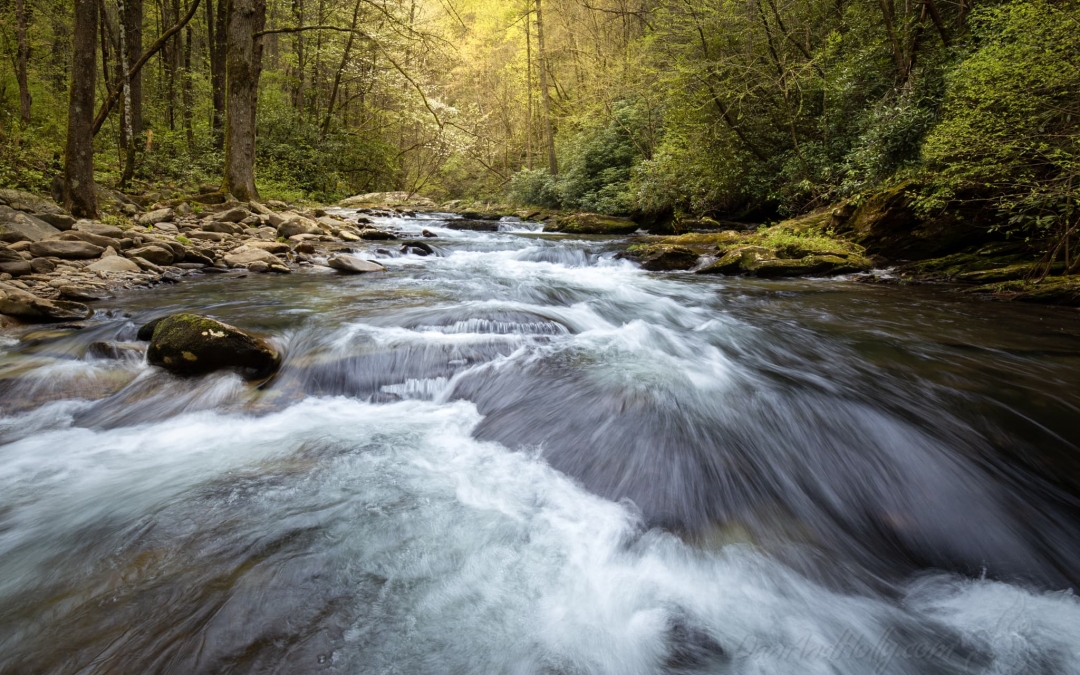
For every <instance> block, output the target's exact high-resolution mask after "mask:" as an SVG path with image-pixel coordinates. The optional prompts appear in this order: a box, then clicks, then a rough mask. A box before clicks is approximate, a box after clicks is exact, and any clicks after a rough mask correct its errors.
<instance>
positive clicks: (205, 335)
mask: <svg viewBox="0 0 1080 675" xmlns="http://www.w3.org/2000/svg"><path fill="white" fill-rule="evenodd" d="M153 324H154V326H153V334H152V336H151V338H150V348H149V349H147V351H146V360H147V362H148V363H150V364H151V365H154V366H160V367H162V368H165V369H166V370H168V371H170V372H173V373H177V374H181V375H202V374H205V373H211V372H214V371H216V370H224V369H235V370H236V371H238V372H239V373H240V375H241V376H242V377H244V378H245V379H249V380H251V379H260V378H263V377H267V376H268V375H271V374H272V373H273V372H274V371H276V370H277V369H278V367H279V366H280V365H281V357H280V355H279V354H278V353H277V352H276V351H275V350H274V349H273V348H272V347H270V345H268V344H266V342H264V341H262V340H260V339H259V338H256V337H253V336H251V335H248V334H247V333H245V332H244V331H242V330H240V329H239V328H236V327H234V326H230V325H228V324H225V323H221V322H220V321H215V320H214V319H210V318H207V317H205V316H199V315H197V314H173V315H171V316H167V317H165V318H163V319H159V320H157V321H155V322H153ZM145 328H146V327H145V326H144V327H143V330H140V332H139V334H140V335H139V336H140V338H142V336H144V335H145V334H146V331H145Z"/></svg>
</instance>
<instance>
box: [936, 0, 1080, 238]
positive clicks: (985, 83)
mask: <svg viewBox="0 0 1080 675" xmlns="http://www.w3.org/2000/svg"><path fill="white" fill-rule="evenodd" d="M1075 11H1076V4H1075V3H1065V4H1060V3H1050V2H1047V1H1045V0H1033V1H1032V0H1029V1H1025V2H1012V3H1009V4H1007V5H1003V6H999V7H991V8H986V9H983V10H981V11H979V12H978V13H977V14H976V15H975V16H974V17H973V30H974V33H975V38H976V47H977V48H976V49H975V50H974V52H973V53H972V54H971V55H970V56H969V57H968V58H967V59H965V60H964V61H963V62H962V63H961V64H959V65H958V66H957V68H956V69H955V70H954V71H953V72H952V73H951V74H950V76H949V77H948V93H947V96H946V102H945V107H944V112H943V116H942V120H941V122H940V124H938V125H937V127H935V129H934V130H933V132H932V133H931V134H930V136H929V138H928V139H927V142H926V146H925V149H924V157H925V160H926V164H927V168H928V169H929V176H930V179H929V182H928V186H927V188H926V189H925V190H924V192H923V194H922V196H921V200H920V206H921V207H922V208H924V209H926V210H930V209H935V208H942V207H945V206H947V205H949V204H951V203H954V202H955V201H957V200H980V201H983V202H985V203H987V204H989V205H991V206H992V207H994V208H997V209H999V210H1000V211H1001V212H1003V213H1005V214H1007V225H1006V227H1007V228H1008V229H1010V230H1012V231H1021V230H1024V231H1027V232H1028V233H1030V234H1036V235H1038V234H1040V233H1041V232H1044V231H1047V230H1050V229H1053V228H1054V227H1056V226H1059V225H1062V224H1063V223H1064V222H1065V221H1066V220H1067V219H1068V218H1069V216H1070V215H1071V214H1074V213H1075V207H1074V206H1073V203H1074V201H1075V197H1076V193H1077V189H1078V188H1080V23H1078V22H1077V18H1076V13H1075Z"/></svg>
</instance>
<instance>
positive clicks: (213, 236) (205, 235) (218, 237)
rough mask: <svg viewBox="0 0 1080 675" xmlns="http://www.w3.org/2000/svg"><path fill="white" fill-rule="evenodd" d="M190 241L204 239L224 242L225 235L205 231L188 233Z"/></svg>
mask: <svg viewBox="0 0 1080 675" xmlns="http://www.w3.org/2000/svg"><path fill="white" fill-rule="evenodd" d="M184 236H186V237H187V238H188V239H202V240H203V241H224V240H225V235H224V234H222V233H221V232H205V231H203V230H195V231H193V232H188V233H187V234H186V235H184Z"/></svg>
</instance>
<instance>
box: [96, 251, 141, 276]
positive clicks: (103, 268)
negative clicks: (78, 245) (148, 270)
mask: <svg viewBox="0 0 1080 675" xmlns="http://www.w3.org/2000/svg"><path fill="white" fill-rule="evenodd" d="M86 269H88V270H90V271H91V272H138V271H140V270H141V269H142V268H141V267H139V266H138V265H137V264H135V263H134V262H132V261H131V260H128V259H127V258H122V257H120V256H118V255H114V256H110V257H108V258H102V259H101V260H97V261H94V262H92V263H90V264H89V265H87V266H86Z"/></svg>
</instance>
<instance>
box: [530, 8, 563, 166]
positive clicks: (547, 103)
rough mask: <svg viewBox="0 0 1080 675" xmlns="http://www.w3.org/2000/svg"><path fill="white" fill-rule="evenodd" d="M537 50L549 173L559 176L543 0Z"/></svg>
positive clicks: (537, 18) (539, 13) (537, 13)
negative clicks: (549, 85) (545, 43)
mask: <svg viewBox="0 0 1080 675" xmlns="http://www.w3.org/2000/svg"><path fill="white" fill-rule="evenodd" d="M536 49H537V56H538V57H539V59H540V63H539V69H540V112H541V114H542V115H543V117H544V120H543V124H544V143H545V144H546V145H547V155H548V171H549V172H550V173H551V175H552V176H558V175H559V162H558V160H557V159H556V158H555V135H554V133H553V132H552V130H551V100H550V99H551V96H550V95H549V93H548V75H549V73H548V61H547V52H546V51H545V49H544V10H543V8H542V7H541V0H536Z"/></svg>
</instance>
